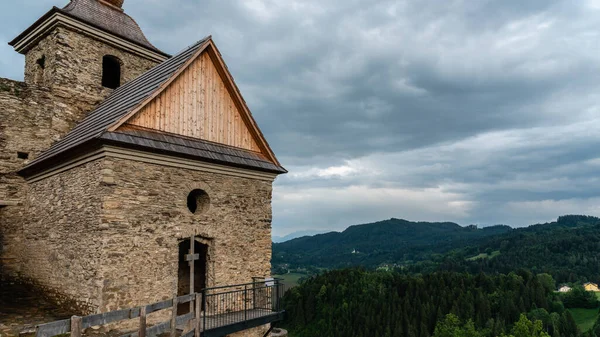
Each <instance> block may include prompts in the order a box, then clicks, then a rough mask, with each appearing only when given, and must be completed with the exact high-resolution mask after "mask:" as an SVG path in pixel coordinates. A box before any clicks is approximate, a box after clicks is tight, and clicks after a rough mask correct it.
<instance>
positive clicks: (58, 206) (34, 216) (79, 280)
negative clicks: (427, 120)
mask: <svg viewBox="0 0 600 337" xmlns="http://www.w3.org/2000/svg"><path fill="white" fill-rule="evenodd" d="M101 177H102V162H101V161H94V162H90V163H87V164H85V165H82V166H79V167H76V168H73V169H71V170H69V171H66V172H63V173H61V174H57V175H54V176H51V177H49V178H47V179H44V180H41V181H38V182H35V183H32V184H29V185H28V191H27V192H28V193H27V195H28V196H27V200H26V202H25V203H24V206H23V207H24V208H25V214H26V220H25V221H23V223H22V227H21V231H20V232H21V233H20V237H19V238H18V240H17V242H16V246H17V247H15V248H16V249H15V250H14V251H13V252H12V253H13V254H14V255H16V256H17V258H18V260H19V261H20V262H21V263H20V268H19V276H20V277H21V279H22V280H24V281H27V282H28V283H32V284H34V285H36V286H37V288H39V289H40V290H41V291H43V292H44V293H46V294H47V295H48V296H49V297H50V298H52V299H53V300H54V302H56V303H57V304H59V305H61V306H62V307H65V308H68V309H69V310H71V312H78V313H91V312H95V311H96V310H97V308H98V307H99V305H100V303H101V296H100V289H101V286H102V274H101V273H100V268H101V264H102V245H103V238H102V235H103V232H102V230H101V228H100V216H101V212H102V198H103V196H104V195H106V194H107V193H108V187H107V186H106V185H105V184H103V183H102V179H101ZM13 245H15V244H13Z"/></svg>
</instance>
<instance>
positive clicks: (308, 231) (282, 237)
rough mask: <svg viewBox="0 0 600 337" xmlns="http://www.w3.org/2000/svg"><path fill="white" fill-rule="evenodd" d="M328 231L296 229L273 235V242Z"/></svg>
mask: <svg viewBox="0 0 600 337" xmlns="http://www.w3.org/2000/svg"><path fill="white" fill-rule="evenodd" d="M328 232H329V231H311V230H306V231H298V232H294V233H291V234H288V235H284V236H276V235H275V236H273V242H275V243H282V242H286V241H290V240H293V239H297V238H301V237H303V236H313V235H317V234H324V233H328Z"/></svg>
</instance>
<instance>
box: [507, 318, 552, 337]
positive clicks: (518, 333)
mask: <svg viewBox="0 0 600 337" xmlns="http://www.w3.org/2000/svg"><path fill="white" fill-rule="evenodd" d="M503 336H504V337H550V335H549V334H548V333H547V332H546V331H544V329H543V326H542V321H530V320H529V319H528V318H527V316H525V315H524V314H521V317H520V318H519V321H518V322H517V323H515V326H514V327H513V329H512V332H511V334H510V335H509V336H506V335H503Z"/></svg>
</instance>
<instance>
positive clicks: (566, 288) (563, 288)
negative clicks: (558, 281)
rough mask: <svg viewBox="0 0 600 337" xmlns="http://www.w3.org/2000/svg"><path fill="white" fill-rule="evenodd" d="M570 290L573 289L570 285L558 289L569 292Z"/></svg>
mask: <svg viewBox="0 0 600 337" xmlns="http://www.w3.org/2000/svg"><path fill="white" fill-rule="evenodd" d="M569 291H571V287H569V286H562V287H560V289H558V292H559V293H568V292H569Z"/></svg>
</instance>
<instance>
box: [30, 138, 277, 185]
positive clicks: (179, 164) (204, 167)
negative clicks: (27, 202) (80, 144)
mask: <svg viewBox="0 0 600 337" xmlns="http://www.w3.org/2000/svg"><path fill="white" fill-rule="evenodd" d="M102 158H117V159H127V160H134V161H139V162H143V163H148V164H155V165H162V166H167V167H175V168H183V169H188V170H194V171H202V172H210V173H217V174H224V175H229V176H234V177H241V178H249V179H256V180H263V181H268V182H273V181H274V180H275V178H276V177H277V174H275V173H267V172H257V171H253V170H248V169H243V168H237V167H231V166H225V165H219V164H214V163H208V162H199V161H197V160H190V159H185V158H179V157H172V156H167V155H162V154H155V153H149V152H144V151H138V150H131V149H124V148H119V147H114V146H107V145H105V146H102V147H101V148H99V149H97V150H96V151H93V152H90V153H87V154H85V155H83V156H80V157H77V158H75V159H73V160H70V161H68V162H65V163H64V164H62V165H60V166H56V167H53V168H51V169H49V170H46V171H42V172H40V173H38V174H36V175H33V176H31V177H28V178H27V179H26V180H27V182H29V183H33V182H36V181H40V180H43V179H46V178H48V177H51V176H54V175H56V174H59V173H62V172H65V171H68V170H70V169H72V168H75V167H78V166H81V165H84V164H86V163H89V162H92V161H94V160H98V159H102Z"/></svg>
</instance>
